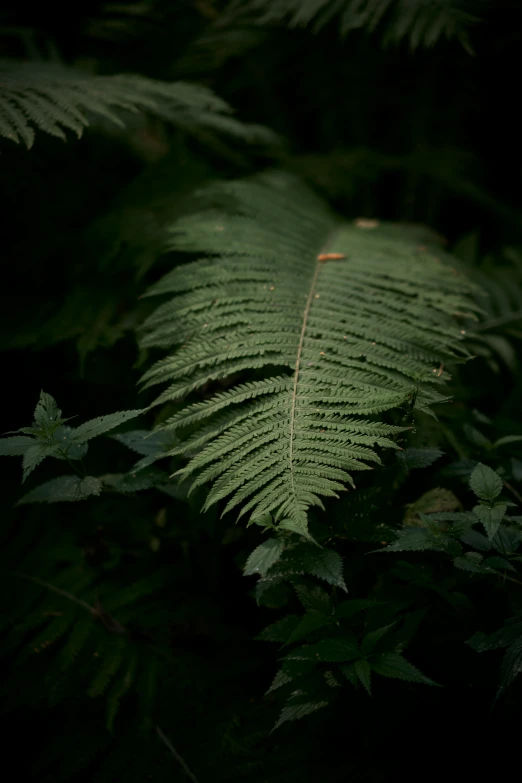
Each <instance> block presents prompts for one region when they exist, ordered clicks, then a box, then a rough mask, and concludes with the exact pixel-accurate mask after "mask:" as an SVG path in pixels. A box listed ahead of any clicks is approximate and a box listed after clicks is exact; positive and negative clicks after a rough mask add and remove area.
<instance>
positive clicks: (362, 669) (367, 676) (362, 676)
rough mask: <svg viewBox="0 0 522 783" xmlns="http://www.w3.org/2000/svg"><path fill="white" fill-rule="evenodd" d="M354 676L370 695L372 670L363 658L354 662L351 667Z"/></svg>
mask: <svg viewBox="0 0 522 783" xmlns="http://www.w3.org/2000/svg"><path fill="white" fill-rule="evenodd" d="M353 668H354V671H355V674H356V675H357V677H358V678H359V681H360V683H361V685H362V686H363V688H364V689H365V690H366V691H367V692H368V695H369V696H371V695H372V670H371V667H370V664H369V663H368V661H366V660H364V659H363V658H361V659H359V660H358V661H355V663H354V665H353Z"/></svg>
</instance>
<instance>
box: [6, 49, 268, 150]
mask: <svg viewBox="0 0 522 783" xmlns="http://www.w3.org/2000/svg"><path fill="white" fill-rule="evenodd" d="M129 112H131V113H134V114H136V113H139V112H145V113H149V114H153V115H155V116H156V117H160V118H161V119H163V120H166V121H167V122H172V123H174V124H175V125H176V126H178V127H181V128H183V129H185V130H189V131H190V130H193V129H196V128H201V127H206V128H210V129H213V130H216V131H219V132H223V133H227V134H231V135H233V136H238V137H242V138H246V139H247V140H252V141H260V142H263V143H265V142H268V143H273V142H274V140H275V136H274V134H272V133H271V132H270V131H269V130H267V129H265V128H261V127H259V126H256V125H245V124H243V123H241V122H239V121H238V120H236V119H234V117H233V116H232V110H231V108H230V106H229V105H228V104H227V103H226V102H225V101H223V100H221V99H220V98H218V97H217V96H216V95H215V94H214V93H213V92H212V91H211V90H210V89H209V88H207V87H205V86H202V85H196V84H188V83H185V82H172V83H170V82H161V81H157V80H154V79H147V78H145V77H143V76H137V75H128V74H119V75H115V76H92V75H90V74H88V73H83V72H82V71H79V70H77V69H75V68H71V67H67V66H62V65H60V66H58V65H54V64H52V65H51V64H48V63H41V62H38V63H31V62H16V61H10V60H2V61H0V136H3V137H4V138H6V139H11V140H12V141H14V142H16V143H17V144H18V143H20V142H23V143H24V144H25V145H26V147H27V148H28V149H29V148H30V147H32V145H33V142H34V138H35V128H38V129H40V130H42V131H44V132H45V133H48V134H50V135H51V136H56V137H57V138H60V139H63V140H65V139H66V131H68V130H69V131H73V132H74V133H75V134H76V135H77V137H78V138H80V136H81V135H82V132H83V129H84V128H85V127H87V126H88V125H89V124H90V120H92V118H93V117H98V118H99V117H103V118H105V120H108V121H109V122H111V123H113V124H115V125H117V126H119V127H125V124H126V123H125V121H124V115H125V113H127V114H128V113H129Z"/></svg>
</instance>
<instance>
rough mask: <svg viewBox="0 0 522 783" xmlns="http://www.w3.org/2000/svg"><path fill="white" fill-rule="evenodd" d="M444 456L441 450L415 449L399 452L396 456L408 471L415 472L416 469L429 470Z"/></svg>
mask: <svg viewBox="0 0 522 783" xmlns="http://www.w3.org/2000/svg"><path fill="white" fill-rule="evenodd" d="M443 455H444V452H443V451H441V450H440V449H433V448H432V449H429V448H425V449H415V448H409V449H404V451H398V452H397V454H396V457H397V460H398V461H399V462H400V463H401V465H403V467H405V468H406V469H407V470H414V469H416V468H427V467H429V466H430V465H433V463H434V462H436V461H437V460H438V459H440V457H442V456H443Z"/></svg>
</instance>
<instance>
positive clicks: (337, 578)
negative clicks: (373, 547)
mask: <svg viewBox="0 0 522 783" xmlns="http://www.w3.org/2000/svg"><path fill="white" fill-rule="evenodd" d="M303 574H310V575H311V576H316V577H317V578H318V579H323V580H324V581H325V582H327V583H328V584H331V585H334V586H335V587H340V588H341V589H342V590H344V591H346V584H345V582H344V578H343V561H342V558H341V556H340V555H339V554H338V553H337V552H334V551H333V550H332V549H325V548H323V549H321V548H319V547H317V546H314V545H312V544H305V543H303V544H298V545H297V546H295V547H293V548H292V549H288V550H287V551H286V552H285V555H284V557H283V558H282V559H281V560H280V561H279V562H278V563H276V565H275V566H274V567H272V568H271V569H270V573H269V575H270V576H279V577H283V578H284V577H287V578H288V577H292V576H301V575H303Z"/></svg>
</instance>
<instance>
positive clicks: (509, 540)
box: [491, 525, 522, 555]
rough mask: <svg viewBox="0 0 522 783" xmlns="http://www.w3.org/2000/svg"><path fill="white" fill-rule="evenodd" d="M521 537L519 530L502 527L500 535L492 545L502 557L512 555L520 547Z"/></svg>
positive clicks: (497, 535) (499, 530)
mask: <svg viewBox="0 0 522 783" xmlns="http://www.w3.org/2000/svg"><path fill="white" fill-rule="evenodd" d="M521 535H522V534H521V532H520V531H519V530H514V529H513V528H510V527H507V526H506V525H500V527H499V529H498V533H497V534H496V536H495V537H494V539H493V540H492V542H491V543H492V545H493V548H494V549H496V550H497V552H499V553H500V554H501V555H512V554H513V553H514V552H516V550H517V549H518V547H519V546H520V539H521Z"/></svg>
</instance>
